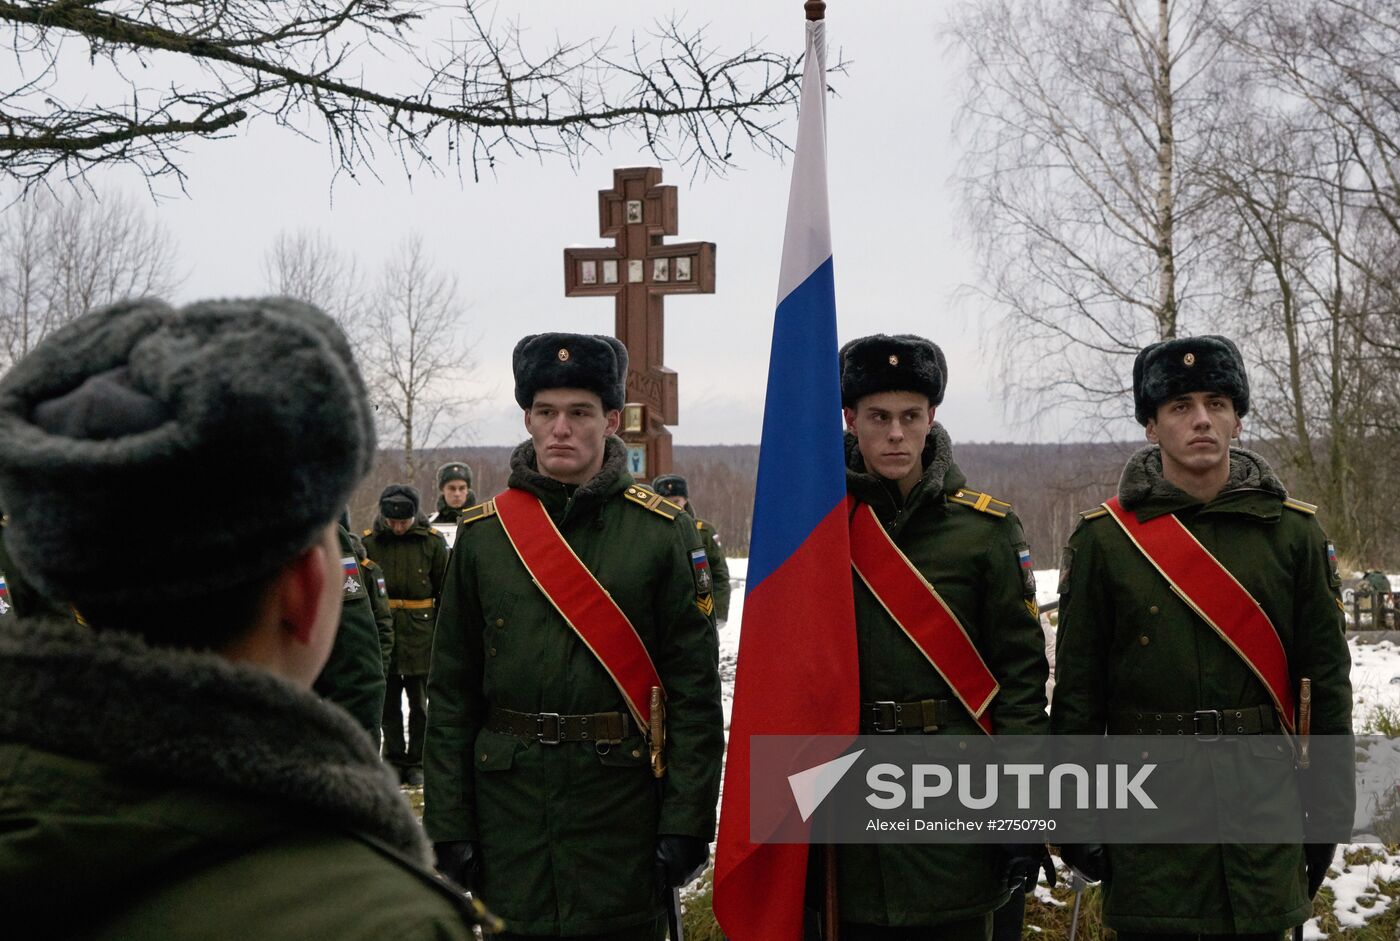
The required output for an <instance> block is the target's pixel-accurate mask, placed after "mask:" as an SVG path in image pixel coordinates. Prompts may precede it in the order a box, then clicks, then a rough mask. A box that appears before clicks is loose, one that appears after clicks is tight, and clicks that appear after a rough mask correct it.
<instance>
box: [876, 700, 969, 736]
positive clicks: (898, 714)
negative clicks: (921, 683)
mask: <svg viewBox="0 0 1400 941" xmlns="http://www.w3.org/2000/svg"><path fill="white" fill-rule="evenodd" d="M954 705H956V704H955V703H952V702H950V701H948V700H946V699H919V700H915V701H914V702H894V701H892V700H881V701H880V702H863V703H861V704H860V731H861V734H862V735H893V734H895V733H898V732H926V733H927V732H937V731H938V730H939V728H940V727H942V726H943V725H945V724H946V723H947V721H948V717H949V716H950V715H952V714H953V713H952V711H951V710H952V708H953V706H954Z"/></svg>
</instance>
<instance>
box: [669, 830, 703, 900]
mask: <svg viewBox="0 0 1400 941" xmlns="http://www.w3.org/2000/svg"><path fill="white" fill-rule="evenodd" d="M709 861H710V844H708V843H706V842H705V841H704V840H698V839H696V838H695V837H693V836H673V835H669V834H668V835H663V836H659V837H657V839H656V881H657V883H658V884H659V886H660V888H661V890H662V891H663V892H669V891H670V890H671V889H679V888H680V887H681V886H683V885H689V884H690V883H691V882H694V881H695V880H696V879H697V878H698V877H699V875H700V873H702V872H704V871H705V864H706V863H707V862H709Z"/></svg>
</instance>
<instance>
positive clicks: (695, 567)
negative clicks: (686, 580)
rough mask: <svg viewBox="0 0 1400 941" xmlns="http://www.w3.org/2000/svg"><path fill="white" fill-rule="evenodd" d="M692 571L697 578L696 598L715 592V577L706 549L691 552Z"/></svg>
mask: <svg viewBox="0 0 1400 941" xmlns="http://www.w3.org/2000/svg"><path fill="white" fill-rule="evenodd" d="M690 570H691V572H692V574H694V576H695V597H696V598H699V597H701V596H702V595H708V594H709V593H710V592H711V591H713V590H714V587H715V580H714V576H712V575H711V574H710V557H709V556H708V555H707V554H706V553H705V550H704V549H691V550H690Z"/></svg>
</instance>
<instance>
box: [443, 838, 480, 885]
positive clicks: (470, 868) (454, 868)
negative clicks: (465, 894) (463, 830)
mask: <svg viewBox="0 0 1400 941" xmlns="http://www.w3.org/2000/svg"><path fill="white" fill-rule="evenodd" d="M433 860H434V865H435V866H436V867H437V871H438V872H440V873H442V874H443V875H444V876H446V877H447V878H449V879H451V880H452V881H453V882H455V883H457V884H458V885H459V886H461V887H462V888H464V889H467V890H468V891H470V890H472V889H473V888H474V883H475V882H476V877H477V874H478V873H479V872H480V870H481V856H480V854H478V853H477V851H476V844H475V843H473V842H472V841H471V840H450V841H448V842H446V843H434V844H433Z"/></svg>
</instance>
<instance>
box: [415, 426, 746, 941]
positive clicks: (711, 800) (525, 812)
mask: <svg viewBox="0 0 1400 941" xmlns="http://www.w3.org/2000/svg"><path fill="white" fill-rule="evenodd" d="M625 459H626V451H625V449H624V448H623V446H622V444H621V442H620V441H619V440H618V439H617V438H609V439H608V441H607V446H606V453H605V463H604V466H603V470H602V471H601V472H600V473H599V474H598V475H597V476H596V477H594V478H593V480H591V481H589V482H588V483H587V484H584V485H583V486H581V487H577V488H574V487H567V486H565V485H564V484H561V483H559V482H558V481H554V480H551V479H549V478H547V477H545V476H543V475H541V474H540V473H538V472H537V471H536V469H535V457H534V448H533V446H532V445H531V444H530V442H528V441H527V442H525V443H524V444H522V445H521V446H520V447H519V448H517V449H516V451H515V453H514V455H513V456H512V460H511V471H512V472H511V477H510V486H512V487H519V488H522V489H524V490H527V491H529V492H530V493H532V494H534V495H536V496H538V497H539V498H540V499H541V500H542V501H543V502H544V505H545V507H546V509H547V510H548V512H549V514H550V517H551V518H552V519H553V520H554V523H555V525H556V526H557V527H558V528H559V531H560V533H562V535H563V536H564V538H565V540H566V541H567V542H568V543H569V545H570V547H572V549H573V551H574V552H575V553H576V554H577V555H578V557H579V559H580V560H581V561H582V562H583V564H584V565H586V566H587V567H588V569H589V571H590V572H592V573H593V575H594V577H595V578H597V579H598V581H599V582H600V583H601V584H602V585H603V586H604V587H605V588H606V589H607V590H608V592H609V593H610V594H611V595H612V597H613V599H614V600H615V601H616V602H617V604H618V605H619V606H620V607H621V608H622V610H623V611H624V612H625V613H626V614H627V617H628V619H629V620H630V621H631V623H632V625H633V627H635V628H636V631H637V634H638V635H639V636H640V638H641V640H642V642H643V643H644V644H645V645H646V648H647V650H648V651H649V652H650V654H651V658H652V661H653V662H654V663H655V665H656V669H657V672H658V673H659V674H660V677H661V680H662V682H663V684H664V685H665V687H666V694H667V764H668V767H669V771H668V773H667V775H666V777H665V778H664V780H662V781H661V782H659V783H658V782H657V781H656V779H655V778H653V777H652V774H651V770H650V767H649V762H648V748H647V743H646V742H645V741H644V740H643V738H642V736H641V735H640V734H638V733H637V732H636V730H635V729H633V730H632V732H631V734H629V735H628V737H627V738H626V739H625V740H624V741H623V742H622V743H621V744H618V745H612V746H595V745H594V744H592V743H589V742H577V741H574V742H565V743H563V744H558V745H547V744H542V743H540V742H538V741H535V740H532V739H526V738H518V737H514V736H512V735H508V734H504V733H501V732H494V731H490V730H489V729H486V728H483V724H484V722H485V721H486V717H487V712H488V710H489V709H490V708H491V707H492V706H498V707H502V708H506V709H511V710H515V711H517V712H524V713H542V712H553V713H560V714H563V715H579V714H589V713H598V712H622V713H626V712H627V707H626V705H625V703H624V701H623V699H622V696H621V694H620V693H619V692H618V690H617V687H616V686H615V685H614V683H613V681H612V679H611V678H610V677H609V675H608V673H607V672H606V670H604V668H603V667H602V665H601V664H600V663H599V662H598V660H597V659H596V658H595V657H594V656H593V654H592V653H591V652H590V651H589V650H588V648H587V647H586V646H585V645H584V644H583V642H582V641H581V640H580V639H579V638H578V636H577V635H576V634H575V633H574V631H573V630H572V629H571V628H570V627H569V625H568V624H567V623H566V622H565V621H564V620H563V618H562V617H561V616H560V615H559V614H558V612H556V611H555V609H554V608H553V607H552V606H551V605H550V603H549V601H548V599H546V598H545V596H544V595H543V594H542V593H541V592H540V590H539V588H538V587H536V585H535V584H534V583H533V581H532V580H531V577H530V575H529V573H528V571H527V570H526V569H525V567H524V565H523V564H522V563H521V562H520V560H519V557H518V556H517V555H516V553H515V550H514V549H513V548H512V547H511V544H510V542H509V540H508V539H507V538H506V534H505V531H504V529H503V528H502V526H501V523H500V519H499V518H498V517H496V516H494V515H492V514H491V512H490V511H489V509H488V508H489V505H487V506H483V507H476V508H473V509H471V510H469V511H468V512H467V513H466V514H465V516H464V519H463V522H462V524H461V528H460V530H459V531H458V534H457V544H456V546H455V547H454V549H455V551H454V552H453V554H452V563H451V567H450V570H449V572H448V577H447V586H446V588H445V590H444V592H443V602H442V612H441V616H440V619H439V627H438V633H437V639H436V642H435V644H434V647H433V668H432V673H431V674H430V676H429V679H428V700H429V703H430V707H429V709H428V731H427V738H426V742H425V745H424V754H423V766H424V776H425V778H426V789H425V792H424V797H425V807H424V816H423V823H424V826H425V827H426V828H427V831H428V835H429V836H430V837H431V838H432V839H433V840H434V841H435V842H437V841H449V840H473V841H476V843H477V845H478V846H479V848H480V854H481V882H480V889H481V894H482V898H485V899H489V900H490V905H491V907H492V910H493V911H495V912H496V913H497V914H499V915H501V917H503V918H505V919H506V921H507V922H508V923H510V924H511V925H512V926H513V928H514V930H518V931H520V932H521V933H524V934H556V935H557V934H563V935H572V934H593V933H604V932H612V931H620V930H623V929H626V928H628V927H629V926H635V925H639V924H642V923H645V922H648V921H651V920H654V919H656V918H657V917H659V916H660V914H661V912H662V907H661V905H662V902H661V899H660V897H659V896H658V894H657V890H656V887H655V877H654V875H653V862H654V858H655V847H656V840H657V837H658V836H659V835H663V834H677V835H688V836H693V837H696V838H698V839H701V840H705V841H709V840H711V839H712V838H713V836H714V827H715V804H716V800H717V797H718V792H719V775H720V761H721V756H722V753H723V749H724V731H723V715H722V712H721V709H720V682H719V669H718V656H719V655H718V638H717V635H716V631H715V626H714V621H713V619H712V617H711V616H710V615H709V614H708V613H706V611H707V610H708V609H709V602H710V598H709V594H708V591H709V588H708V585H704V584H703V579H699V578H697V575H696V569H695V568H694V567H693V566H692V558H691V552H692V551H697V550H699V548H700V541H699V538H698V534H697V533H696V530H695V526H694V523H693V522H692V521H691V518H690V517H689V516H687V515H685V514H683V513H682V512H681V511H680V509H679V508H678V507H675V506H674V505H672V504H668V503H665V502H664V501H660V500H659V498H656V497H655V496H654V495H652V494H649V493H647V494H646V497H645V498H644V499H648V498H649V499H651V500H655V501H657V504H656V506H655V508H648V507H647V506H644V505H641V504H639V503H637V502H634V501H633V500H632V499H629V498H628V497H627V491H628V490H629V488H632V489H633V492H634V493H645V491H641V490H640V488H635V487H633V481H632V478H631V477H630V476H629V475H628V474H627V472H626V470H625V469H624V468H625Z"/></svg>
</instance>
